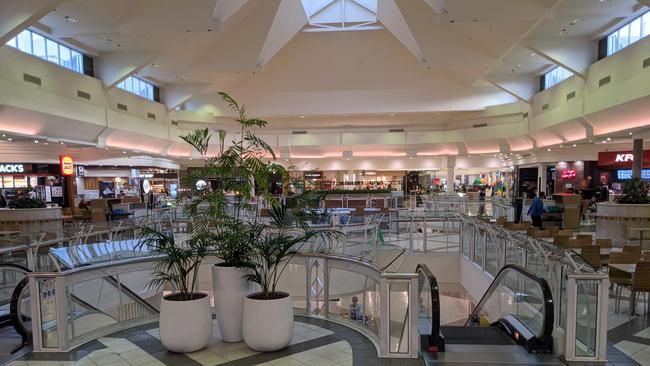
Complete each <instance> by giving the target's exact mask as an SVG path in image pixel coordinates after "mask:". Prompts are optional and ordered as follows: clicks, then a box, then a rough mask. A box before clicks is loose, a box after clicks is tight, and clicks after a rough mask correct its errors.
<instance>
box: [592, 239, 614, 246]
mask: <svg viewBox="0 0 650 366" xmlns="http://www.w3.org/2000/svg"><path fill="white" fill-rule="evenodd" d="M596 245H600V247H601V248H611V247H612V239H596Z"/></svg>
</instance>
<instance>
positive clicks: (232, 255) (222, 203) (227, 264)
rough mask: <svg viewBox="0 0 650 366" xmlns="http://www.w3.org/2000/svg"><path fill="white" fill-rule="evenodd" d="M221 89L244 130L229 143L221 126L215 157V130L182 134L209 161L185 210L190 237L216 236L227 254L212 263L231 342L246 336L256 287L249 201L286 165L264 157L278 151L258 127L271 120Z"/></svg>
mask: <svg viewBox="0 0 650 366" xmlns="http://www.w3.org/2000/svg"><path fill="white" fill-rule="evenodd" d="M219 95H220V96H221V98H222V99H223V101H224V102H225V103H226V104H227V105H228V106H229V107H230V108H231V109H232V111H233V112H234V113H235V114H236V116H237V118H236V121H237V123H238V125H239V134H238V135H237V139H236V140H233V141H231V144H230V145H229V146H228V147H226V140H225V139H226V136H227V133H226V132H225V131H223V130H220V131H219V132H218V145H217V146H218V154H217V155H216V156H214V157H212V156H209V155H208V150H209V147H210V140H211V137H212V136H211V134H210V132H209V130H208V129H207V128H206V129H199V130H195V131H193V132H191V133H189V134H187V135H185V136H181V138H182V139H183V140H184V141H186V142H187V143H188V144H190V145H191V146H192V147H193V148H194V149H195V150H196V151H197V152H198V153H199V154H200V155H201V156H202V158H203V162H204V164H203V167H201V168H198V169H195V170H194V171H193V172H192V173H191V174H189V175H188V177H187V179H186V183H187V184H186V185H187V186H189V187H191V188H192V190H193V191H192V199H191V201H190V203H189V205H187V207H186V214H187V216H188V217H189V218H190V219H191V220H192V224H193V230H192V233H191V234H190V238H191V239H192V240H198V241H209V242H211V243H212V246H213V250H214V253H215V254H216V256H217V257H219V258H220V259H221V260H222V262H220V263H218V264H216V265H215V266H213V267H212V285H213V295H214V306H215V312H216V317H217V322H218V324H219V328H220V330H221V334H222V338H223V340H224V341H226V342H241V341H242V339H243V336H242V309H243V302H244V297H245V296H246V295H248V294H249V293H251V292H252V289H253V287H252V284H251V283H249V282H248V281H247V280H246V278H245V274H246V273H245V269H243V268H245V265H244V264H245V263H247V261H248V256H249V252H250V250H251V248H250V238H251V236H250V235H249V232H248V225H247V222H246V220H245V218H246V217H247V214H248V213H250V212H251V211H253V208H252V207H251V205H250V201H251V200H252V199H253V198H254V190H255V185H257V186H258V187H266V186H267V185H268V176H269V169H274V170H276V171H281V170H282V167H279V166H277V165H274V164H271V163H270V162H269V161H267V160H265V159H267V157H268V156H271V157H272V159H275V153H274V152H273V149H272V148H271V147H270V146H269V145H268V144H267V143H266V142H264V140H262V139H260V138H258V137H257V136H256V135H255V133H254V132H253V129H255V128H261V127H264V126H265V125H266V123H267V122H266V121H264V120H261V119H256V118H249V117H248V116H247V115H246V107H245V106H243V105H239V103H237V102H236V101H235V100H234V99H233V98H232V97H231V96H230V95H228V94H226V93H219ZM198 181H214V182H216V184H217V185H218V189H214V190H213V189H209V188H207V189H206V188H204V187H202V186H201V187H197V186H196V182H198Z"/></svg>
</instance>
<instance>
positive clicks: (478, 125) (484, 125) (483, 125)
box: [472, 122, 487, 128]
mask: <svg viewBox="0 0 650 366" xmlns="http://www.w3.org/2000/svg"><path fill="white" fill-rule="evenodd" d="M472 127H474V128H481V127H487V123H486V122H483V123H475V124H474V125H473V126H472Z"/></svg>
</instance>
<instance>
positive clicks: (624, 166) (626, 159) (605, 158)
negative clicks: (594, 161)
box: [598, 150, 650, 195]
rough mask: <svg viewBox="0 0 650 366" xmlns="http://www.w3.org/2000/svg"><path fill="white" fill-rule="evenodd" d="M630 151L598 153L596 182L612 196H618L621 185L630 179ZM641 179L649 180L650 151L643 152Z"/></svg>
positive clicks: (632, 159) (632, 156) (631, 156)
mask: <svg viewBox="0 0 650 366" xmlns="http://www.w3.org/2000/svg"><path fill="white" fill-rule="evenodd" d="M633 162H634V155H633V153H632V151H604V152H599V153H598V182H599V185H600V186H603V187H607V188H608V189H609V192H610V193H611V194H613V195H619V194H620V193H621V191H622V189H623V183H625V182H626V181H629V180H630V179H632V164H633ZM642 165H643V166H642V169H641V179H643V180H650V150H644V151H643V164H642Z"/></svg>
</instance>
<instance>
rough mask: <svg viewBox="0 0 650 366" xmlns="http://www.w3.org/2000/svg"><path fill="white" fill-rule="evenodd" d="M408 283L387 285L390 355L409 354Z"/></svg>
mask: <svg viewBox="0 0 650 366" xmlns="http://www.w3.org/2000/svg"><path fill="white" fill-rule="evenodd" d="M409 287H410V284H409V283H405V282H404V283H389V284H388V302H389V304H388V314H389V319H388V322H389V332H390V337H389V340H388V348H389V350H390V352H391V353H409V352H410V347H411V344H410V342H409V340H410V337H409V334H410V328H409V327H410V319H409V317H408V295H409Z"/></svg>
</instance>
